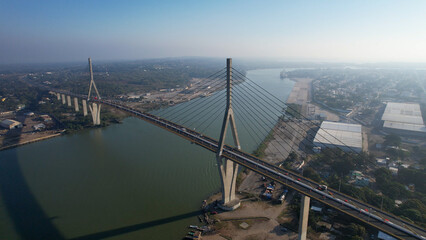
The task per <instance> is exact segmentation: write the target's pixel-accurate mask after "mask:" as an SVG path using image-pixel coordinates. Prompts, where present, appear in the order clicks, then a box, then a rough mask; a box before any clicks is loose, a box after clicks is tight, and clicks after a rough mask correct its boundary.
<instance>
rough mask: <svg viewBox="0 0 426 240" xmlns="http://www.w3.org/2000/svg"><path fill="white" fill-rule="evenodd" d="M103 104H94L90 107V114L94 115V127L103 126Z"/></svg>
mask: <svg viewBox="0 0 426 240" xmlns="http://www.w3.org/2000/svg"><path fill="white" fill-rule="evenodd" d="M101 106H102V105H101V104H97V103H92V105H89V109H90V112H91V113H92V119H93V125H95V126H96V125H100V124H101Z"/></svg>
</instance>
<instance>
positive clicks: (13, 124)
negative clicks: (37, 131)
mask: <svg viewBox="0 0 426 240" xmlns="http://www.w3.org/2000/svg"><path fill="white" fill-rule="evenodd" d="M0 126H1V127H3V128H7V129H15V128H21V127H22V123H20V122H18V121H15V120H12V119H5V120H3V121H2V122H1V123H0Z"/></svg>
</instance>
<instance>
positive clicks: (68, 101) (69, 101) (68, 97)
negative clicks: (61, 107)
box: [67, 96, 72, 107]
mask: <svg viewBox="0 0 426 240" xmlns="http://www.w3.org/2000/svg"><path fill="white" fill-rule="evenodd" d="M67 103H68V107H71V106H72V104H71V96H67Z"/></svg>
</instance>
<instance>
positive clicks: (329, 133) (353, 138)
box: [314, 121, 362, 152]
mask: <svg viewBox="0 0 426 240" xmlns="http://www.w3.org/2000/svg"><path fill="white" fill-rule="evenodd" d="M335 147H338V148H340V149H342V150H343V151H347V152H351V151H355V152H361V151H362V128H361V125H360V124H350V123H338V122H329V121H324V122H322V124H321V128H320V129H319V130H318V132H317V134H316V135H315V138H314V148H316V149H318V148H335Z"/></svg>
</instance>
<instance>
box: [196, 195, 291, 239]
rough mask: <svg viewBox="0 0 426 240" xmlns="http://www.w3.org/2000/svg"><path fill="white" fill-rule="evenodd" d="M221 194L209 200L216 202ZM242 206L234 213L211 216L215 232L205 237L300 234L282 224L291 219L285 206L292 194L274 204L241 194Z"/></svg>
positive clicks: (259, 237) (220, 213) (258, 237)
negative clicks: (282, 201) (280, 202)
mask: <svg viewBox="0 0 426 240" xmlns="http://www.w3.org/2000/svg"><path fill="white" fill-rule="evenodd" d="M220 197H221V194H220V193H218V194H215V195H213V196H211V197H210V198H209V199H208V200H207V202H208V203H214V202H215V201H216V200H219V199H220ZM238 197H239V198H240V199H242V201H241V206H240V207H239V208H238V209H236V210H235V211H232V212H221V211H219V210H218V213H217V214H215V215H211V216H210V217H211V218H213V219H214V222H215V224H213V228H214V233H213V234H210V235H209V234H207V235H204V236H203V239H206V240H219V239H220V240H222V239H223V240H225V239H233V240H239V239H241V240H242V239H271V240H274V239H277V240H278V239H288V240H290V239H297V233H295V232H293V231H290V230H289V229H286V228H285V227H283V226H282V224H283V223H285V222H288V221H289V215H287V214H286V208H287V205H288V203H289V202H290V201H291V199H292V196H289V197H288V198H287V199H286V201H285V202H284V203H283V204H271V203H270V202H264V201H259V199H258V198H253V197H251V196H248V195H245V194H244V195H238Z"/></svg>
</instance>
